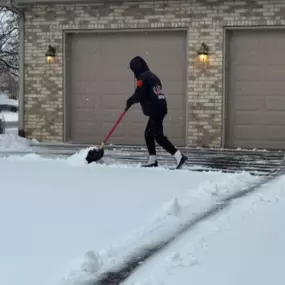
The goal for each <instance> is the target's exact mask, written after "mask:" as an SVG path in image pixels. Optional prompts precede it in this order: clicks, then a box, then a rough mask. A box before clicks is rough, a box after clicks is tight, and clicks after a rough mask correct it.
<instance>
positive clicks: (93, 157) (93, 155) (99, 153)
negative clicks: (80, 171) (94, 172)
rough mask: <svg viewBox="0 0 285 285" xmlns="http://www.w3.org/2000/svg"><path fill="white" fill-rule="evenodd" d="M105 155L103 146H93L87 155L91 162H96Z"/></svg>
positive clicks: (87, 159)
mask: <svg viewBox="0 0 285 285" xmlns="http://www.w3.org/2000/svg"><path fill="white" fill-rule="evenodd" d="M103 155H104V149H103V148H99V149H97V148H93V149H90V150H89V151H88V153H87V156H86V158H85V159H86V161H87V162H88V164H89V163H92V162H95V161H98V160H100V159H101V158H102V157H103Z"/></svg>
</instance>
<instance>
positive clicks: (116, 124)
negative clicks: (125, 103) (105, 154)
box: [103, 110, 127, 143]
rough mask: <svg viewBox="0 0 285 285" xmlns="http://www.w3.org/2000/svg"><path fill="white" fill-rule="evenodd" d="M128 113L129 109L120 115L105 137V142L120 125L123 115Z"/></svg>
mask: <svg viewBox="0 0 285 285" xmlns="http://www.w3.org/2000/svg"><path fill="white" fill-rule="evenodd" d="M126 113H127V110H125V111H124V112H123V113H122V114H121V115H120V117H119V118H118V120H117V122H116V123H115V124H114V126H113V127H112V129H111V131H110V132H109V133H108V135H107V136H106V138H105V139H104V141H103V143H106V141H107V140H108V139H109V137H110V136H111V134H112V133H113V132H114V130H115V129H116V127H117V126H118V124H119V123H120V121H121V120H122V119H123V117H124V116H125V114H126Z"/></svg>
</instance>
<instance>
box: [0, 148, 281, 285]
mask: <svg viewBox="0 0 285 285" xmlns="http://www.w3.org/2000/svg"><path fill="white" fill-rule="evenodd" d="M84 156H85V154H84V152H83V153H80V154H76V155H74V156H73V157H70V158H69V159H44V158H41V157H39V156H37V155H33V154H32V155H27V156H23V157H16V156H14V157H9V158H1V159H0V175H1V178H2V179H1V184H0V228H1V235H0V284H5V285H16V284H17V285H18V284H19V283H20V284H21V285H63V284H64V285H86V284H88V285H89V284H92V283H89V282H88V281H92V282H93V281H94V280H96V278H97V277H98V276H99V275H100V274H101V273H103V272H105V271H106V270H108V269H109V268H112V267H114V266H120V265H121V264H123V263H124V261H125V260H126V259H127V258H128V255H129V254H131V253H133V252H134V251H136V250H138V249H143V248H144V247H146V246H151V245H153V244H156V243H159V242H160V241H165V240H167V238H168V237H170V236H172V235H173V234H174V233H175V232H176V231H178V230H179V229H180V227H181V225H183V224H184V223H187V222H189V220H192V219H195V217H197V215H200V214H201V213H203V212H205V211H207V209H209V208H211V207H212V206H213V205H216V204H217V203H219V201H220V199H221V198H223V197H225V196H227V195H229V194H232V193H236V192H237V191H240V190H241V189H242V188H243V187H246V186H247V185H249V184H251V183H254V182H255V181H258V180H259V179H261V178H260V177H256V176H251V175H249V174H247V173H241V174H223V173H219V172H215V173H211V172H207V173H203V172H201V173H200V172H191V171H186V170H185V171H184V170H180V171H172V170H164V169H140V168H136V167H127V166H124V165H122V166H118V165H111V166H102V165H86V164H85V162H84ZM284 185H285V179H284V178H280V179H279V180H278V181H277V182H272V184H270V186H264V188H263V189H261V192H256V193H254V194H252V195H250V196H248V197H246V198H244V199H241V200H240V201H234V202H233V203H232V205H231V207H228V208H226V209H225V210H224V211H222V212H220V213H219V214H217V215H216V216H213V217H212V218H209V219H207V220H204V221H202V222H201V223H199V224H198V225H196V226H195V227H194V228H192V229H191V230H190V231H189V232H187V233H185V234H184V235H182V236H181V237H179V238H178V239H177V240H176V241H175V242H173V243H172V244H170V245H169V246H168V247H167V248H166V249H165V250H163V251H162V252H161V253H160V254H159V255H157V256H154V257H153V258H152V259H151V260H150V261H147V262H146V263H145V264H143V265H142V266H141V267H140V268H139V269H138V270H137V271H136V272H134V274H133V275H132V276H130V277H129V279H128V280H127V281H126V282H125V283H124V284H125V285H131V284H132V285H135V284H136V285H141V284H143V285H147V284H148V285H158V284H161V285H163V284H165V285H170V284H171V285H176V284H179V285H181V284H183V285H184V284H185V285H186V284H187V285H188V284H189V280H192V282H193V284H198V285H204V284H205V285H206V284H207V285H208V284H213V285H218V284H219V285H221V284H222V285H226V284H227V285H235V284H244V285H251V284H258V285H265V284H269V283H268V280H269V279H266V278H269V276H271V275H274V276H275V277H274V278H275V279H274V282H273V283H274V284H281V283H282V282H283V281H282V279H280V278H282V277H283V280H284V277H285V276H284V275H283V272H284V270H283V269H282V266H281V265H280V264H284V261H285V254H284V253H285V252H284V249H285V246H284V240H285V236H284V232H285V231H284V222H283V221H284V218H285V205H284V197H285V194H284ZM254 246H256V248H255V247H254ZM262 249H263V250H262ZM273 257H274V258H275V261H276V263H273V261H272V267H269V266H270V264H269V262H268V263H266V261H265V259H267V260H272V258H273ZM245 259H246V261H245ZM259 261H263V263H260V264H261V267H260V268H261V271H262V274H261V275H260V276H262V278H260V280H259V279H254V278H256V274H257V268H258V266H257V262H259ZM277 261H278V263H277ZM273 266H274V267H273ZM266 268H267V270H265V269H266ZM251 273H252V274H251ZM245 276H247V278H246V277H245ZM277 278H279V279H277ZM255 280H258V283H257V282H255ZM281 281H282V282H281ZM262 282H263V283H262ZM273 283H272V284H273ZM110 285H112V284H110Z"/></svg>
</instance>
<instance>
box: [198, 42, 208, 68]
mask: <svg viewBox="0 0 285 285" xmlns="http://www.w3.org/2000/svg"><path fill="white" fill-rule="evenodd" d="M198 58H199V62H200V63H202V64H205V63H208V60H209V47H208V46H207V45H206V44H205V43H202V44H201V47H200V49H199V50H198Z"/></svg>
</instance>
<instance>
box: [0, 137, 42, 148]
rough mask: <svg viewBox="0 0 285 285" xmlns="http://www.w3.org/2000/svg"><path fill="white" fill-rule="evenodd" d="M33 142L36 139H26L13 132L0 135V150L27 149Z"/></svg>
mask: <svg viewBox="0 0 285 285" xmlns="http://www.w3.org/2000/svg"><path fill="white" fill-rule="evenodd" d="M34 143H37V141H36V140H28V139H25V138H22V137H19V136H18V135H16V134H13V133H11V134H2V135H0V151H27V150H31V146H32V144H34Z"/></svg>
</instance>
